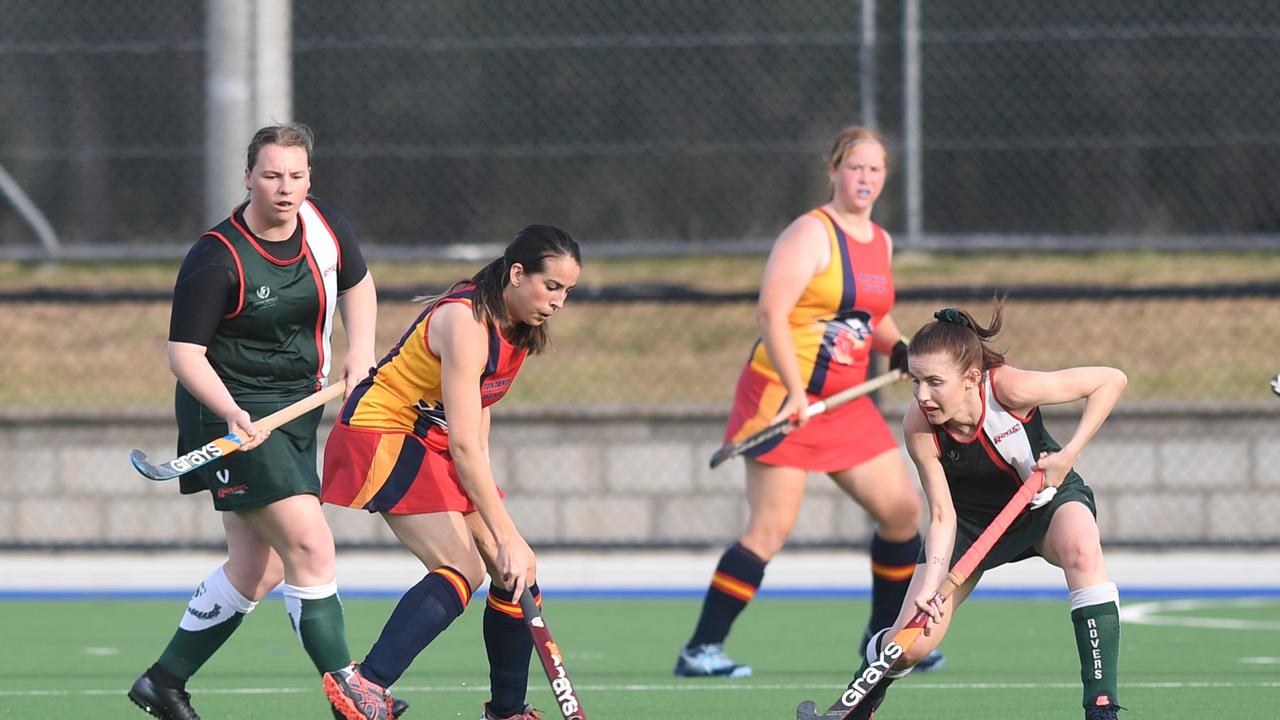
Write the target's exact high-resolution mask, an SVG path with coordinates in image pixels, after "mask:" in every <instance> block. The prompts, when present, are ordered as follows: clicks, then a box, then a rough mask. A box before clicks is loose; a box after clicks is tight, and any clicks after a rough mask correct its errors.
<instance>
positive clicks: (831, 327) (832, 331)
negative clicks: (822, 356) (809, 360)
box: [822, 310, 874, 365]
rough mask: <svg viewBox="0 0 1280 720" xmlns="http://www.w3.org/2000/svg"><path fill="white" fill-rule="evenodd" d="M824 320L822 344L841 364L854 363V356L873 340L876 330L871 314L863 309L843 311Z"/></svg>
mask: <svg viewBox="0 0 1280 720" xmlns="http://www.w3.org/2000/svg"><path fill="white" fill-rule="evenodd" d="M822 322H823V324H824V325H825V327H824V329H823V333H822V346H823V347H824V348H825V349H826V351H827V353H828V354H829V355H830V356H831V358H832V359H833V360H835V361H836V362H837V363H839V364H841V365H852V364H853V361H854V358H856V357H857V356H858V355H859V354H860V353H862V352H863V351H864V350H865V349H866V347H867V345H868V344H869V343H870V342H871V335H872V333H873V332H874V330H873V328H872V327H871V314H870V313H867V312H864V311H862V310H850V311H848V312H843V313H840V314H839V315H837V316H835V317H833V318H831V319H830V320H824V321H822Z"/></svg>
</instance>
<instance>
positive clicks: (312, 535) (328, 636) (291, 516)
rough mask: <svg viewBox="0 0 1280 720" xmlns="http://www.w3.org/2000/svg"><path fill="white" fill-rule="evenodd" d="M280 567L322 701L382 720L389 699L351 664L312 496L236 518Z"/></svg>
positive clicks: (355, 718) (329, 554)
mask: <svg viewBox="0 0 1280 720" xmlns="http://www.w3.org/2000/svg"><path fill="white" fill-rule="evenodd" d="M237 514H238V515H239V516H240V519H241V520H243V521H244V522H245V524H247V525H248V526H249V527H250V529H252V530H253V532H254V533H255V534H257V535H258V537H260V538H262V540H263V541H264V542H266V543H268V544H269V545H270V546H271V547H272V549H273V550H275V552H276V554H277V555H279V556H280V560H281V562H282V563H283V565H284V579H285V584H284V602H285V609H286V610H287V611H288V613H289V621H290V622H291V623H292V625H293V629H294V632H295V633H296V634H297V636H298V640H299V641H300V642H301V643H302V647H303V649H304V650H305V651H306V653H307V656H308V657H310V658H311V662H312V663H313V664H314V665H315V667H316V669H317V670H318V671H319V672H320V673H321V675H322V680H323V686H324V690H325V695H326V696H327V697H328V698H329V702H330V703H332V704H333V706H334V707H335V708H336V709H338V711H339V712H341V713H342V715H343V717H345V718H347V720H360V719H361V718H369V719H370V720H386V718H387V717H389V715H390V704H391V701H390V699H389V695H388V694H387V691H386V689H385V688H383V687H382V686H381V685H377V684H375V683H372V682H370V681H369V680H367V679H366V678H365V677H364V676H363V675H361V674H360V671H359V668H358V667H357V666H356V665H355V664H354V663H353V662H352V661H351V652H350V650H349V649H348V648H347V635H346V622H345V620H344V618H343V613H342V601H341V600H340V599H339V598H338V583H337V580H336V568H335V558H334V555H335V552H334V545H333V534H332V532H330V530H329V524H328V523H327V522H326V521H325V518H324V513H323V512H322V511H321V509H320V501H319V499H318V498H317V497H316V496H315V495H310V494H301V495H292V496H290V497H286V498H283V499H280V500H276V501H275V502H273V503H270V504H269V505H265V506H263V507H260V508H254V509H252V510H241V511H238V513H237Z"/></svg>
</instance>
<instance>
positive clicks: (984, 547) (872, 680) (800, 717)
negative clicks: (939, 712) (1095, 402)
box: [796, 470, 1044, 720]
mask: <svg viewBox="0 0 1280 720" xmlns="http://www.w3.org/2000/svg"><path fill="white" fill-rule="evenodd" d="M1043 487H1044V473H1042V472H1041V471H1039V470H1037V471H1035V472H1034V473H1032V474H1031V477H1029V478H1027V480H1026V482H1024V483H1022V487H1020V488H1018V492H1017V493H1015V494H1014V496H1013V497H1012V498H1010V499H1009V503H1008V504H1007V505H1005V506H1004V509H1003V510H1001V511H1000V514H998V515H996V516H995V519H993V520H992V521H991V524H990V525H988V526H987V529H986V530H983V531H982V534H981V535H979V536H978V539H977V540H974V541H973V544H972V545H970V546H969V549H968V550H966V551H965V553H964V555H961V556H960V559H959V560H957V561H956V564H955V565H954V566H953V567H952V568H951V572H949V573H947V579H946V580H943V581H942V584H941V585H939V586H938V591H937V592H935V593H934V594H933V598H932V599H931V600H930V601H929V602H930V604H933V603H937V602H941V601H942V600H945V599H946V598H949V597H951V593H953V592H955V591H956V588H958V587H960V586H961V585H963V584H964V581H965V580H968V579H969V576H970V575H972V574H973V571H974V569H975V568H977V567H978V563H980V562H982V559H983V558H984V557H986V556H987V553H988V552H991V548H992V546H994V545H995V544H996V541H997V540H999V539H1000V536H1001V535H1004V531H1005V530H1008V529H1009V525H1010V524H1012V523H1013V521H1014V519H1015V518H1017V517H1018V515H1020V514H1021V513H1022V511H1023V510H1026V509H1027V506H1028V505H1029V504H1030V503H1031V498H1032V497H1034V496H1035V494H1036V493H1038V492H1040V490H1041V489H1042V488H1043ZM928 620H929V613H927V612H925V611H923V610H921V611H919V612H917V613H916V614H915V617H913V618H911V622H908V623H907V625H906V627H904V628H902V629H901V630H899V631H898V633H897V634H896V635H894V636H893V639H892V640H890V641H889V642H888V643H886V644H885V646H884V649H882V650H881V651H880V657H878V658H876V661H875V662H873V663H871V665H870V666H868V667H867V669H866V670H864V671H863V672H862V674H861V675H859V676H858V677H856V678H854V679H853V682H851V683H849V687H848V688H847V689H846V690H845V691H844V693H843V694H842V695H841V696H840V699H839V700H837V701H836V702H835V703H834V704H832V706H831V707H830V708H828V709H827V711H826V712H824V713H823V714H821V715H819V714H818V705H817V703H815V702H813V701H812V700H805V701H804V702H802V703H800V706H799V707H797V708H796V720H824V719H825V720H835V719H838V718H847V717H849V716H850V715H852V714H853V711H854V709H856V708H857V707H858V704H859V703H861V702H862V701H863V699H864V698H866V697H867V695H870V694H871V691H872V690H874V689H875V687H876V685H878V684H879V683H880V681H881V680H882V679H884V676H885V675H886V674H887V673H888V672H889V671H890V670H892V669H893V666H894V664H895V663H897V662H898V660H899V659H900V658H901V657H902V656H903V655H905V654H906V652H907V650H908V649H909V648H910V647H911V644H912V643H914V642H915V641H916V639H917V638H919V637H920V635H921V634H923V633H924V626H925V624H926V623H927V622H928Z"/></svg>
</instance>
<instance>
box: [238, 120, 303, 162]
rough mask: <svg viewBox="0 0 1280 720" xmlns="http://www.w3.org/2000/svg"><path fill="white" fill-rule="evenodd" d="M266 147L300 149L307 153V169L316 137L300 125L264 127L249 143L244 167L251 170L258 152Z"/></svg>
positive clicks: (256, 159)
mask: <svg viewBox="0 0 1280 720" xmlns="http://www.w3.org/2000/svg"><path fill="white" fill-rule="evenodd" d="M267 145H280V146H282V147H300V148H302V149H303V150H306V151H307V167H310V166H311V151H312V150H313V149H314V148H315V146H316V137H315V135H314V134H313V133H312V132H311V128H309V127H307V126H306V125H303V124H302V123H286V124H284V125H271V126H268V127H264V128H262V129H260V130H258V132H256V133H254V134H253V140H250V141H249V154H248V155H249V156H248V159H247V161H246V162H247V163H248V164H246V165H245V167H246V168H247V169H249V170H252V169H253V167H254V166H255V165H257V164H258V152H259V151H260V150H262V148H263V147H265V146H267Z"/></svg>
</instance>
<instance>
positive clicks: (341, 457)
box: [320, 422, 502, 515]
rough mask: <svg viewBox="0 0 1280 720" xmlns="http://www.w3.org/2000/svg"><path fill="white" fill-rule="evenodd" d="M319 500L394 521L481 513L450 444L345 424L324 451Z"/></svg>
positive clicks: (336, 427) (335, 431) (336, 429)
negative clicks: (389, 516) (403, 517)
mask: <svg viewBox="0 0 1280 720" xmlns="http://www.w3.org/2000/svg"><path fill="white" fill-rule="evenodd" d="M498 492H499V493H500V494H501V492H502V491H501V489H499V491H498ZM320 500H321V502H326V503H332V504H334V505H343V506H346V507H350V508H360V509H364V510H368V511H369V512H385V513H391V514H393V515H413V514H418V513H434V512H446V511H453V512H460V513H469V512H473V511H474V510H475V509H476V506H475V504H474V503H472V502H471V498H469V497H468V496H467V493H466V491H465V490H463V489H462V483H461V481H460V480H459V479H458V469H457V468H456V467H455V466H454V464H453V458H451V457H450V456H449V451H448V445H447V440H445V442H444V443H437V442H432V441H428V440H423V439H422V438H420V437H418V436H417V435H414V434H413V433H406V432H400V431H387V432H383V431H379V430H373V429H369V428H354V427H351V426H350V425H347V424H345V423H341V422H338V423H335V424H334V426H333V430H332V431H331V432H330V433H329V439H328V441H327V442H326V443H325V446H324V474H323V477H322V480H321V487H320Z"/></svg>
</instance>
